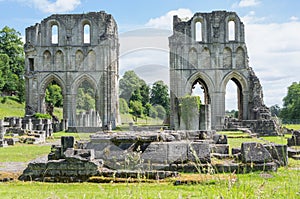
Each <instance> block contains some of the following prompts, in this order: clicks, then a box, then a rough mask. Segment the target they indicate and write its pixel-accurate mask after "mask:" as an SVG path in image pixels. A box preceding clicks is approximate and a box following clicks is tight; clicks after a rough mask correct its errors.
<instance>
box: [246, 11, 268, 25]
mask: <svg viewBox="0 0 300 199" xmlns="http://www.w3.org/2000/svg"><path fill="white" fill-rule="evenodd" d="M241 20H242V21H243V23H245V24H255V23H260V22H263V21H264V20H265V17H257V16H255V12H254V11H250V12H249V13H248V14H247V15H245V16H243V17H241Z"/></svg>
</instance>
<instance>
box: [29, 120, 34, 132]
mask: <svg viewBox="0 0 300 199" xmlns="http://www.w3.org/2000/svg"><path fill="white" fill-rule="evenodd" d="M32 126H33V125H32V121H31V118H29V119H28V130H29V131H31V130H32Z"/></svg>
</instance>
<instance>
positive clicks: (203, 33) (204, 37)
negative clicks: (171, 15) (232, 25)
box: [191, 16, 207, 42]
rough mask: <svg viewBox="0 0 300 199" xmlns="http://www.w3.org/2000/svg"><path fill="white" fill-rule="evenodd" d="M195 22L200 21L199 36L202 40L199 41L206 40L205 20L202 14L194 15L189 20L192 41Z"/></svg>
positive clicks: (194, 39)
mask: <svg viewBox="0 0 300 199" xmlns="http://www.w3.org/2000/svg"><path fill="white" fill-rule="evenodd" d="M197 22H200V23H201V37H202V40H201V41H200V42H206V41H207V36H206V31H205V30H206V26H207V25H206V20H205V19H204V18H203V17H202V16H194V17H193V20H192V22H191V37H192V41H196V24H197Z"/></svg>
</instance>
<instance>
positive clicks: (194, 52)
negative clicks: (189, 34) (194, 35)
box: [189, 47, 198, 68]
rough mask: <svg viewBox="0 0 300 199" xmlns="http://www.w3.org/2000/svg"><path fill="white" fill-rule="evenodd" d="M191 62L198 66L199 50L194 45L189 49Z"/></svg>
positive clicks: (192, 64)
mask: <svg viewBox="0 0 300 199" xmlns="http://www.w3.org/2000/svg"><path fill="white" fill-rule="evenodd" d="M189 64H190V65H191V66H192V67H194V68H197V67H198V52H197V50H196V49H195V48H194V47H193V48H191V49H190V50H189Z"/></svg>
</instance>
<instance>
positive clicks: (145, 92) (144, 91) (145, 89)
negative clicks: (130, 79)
mask: <svg viewBox="0 0 300 199" xmlns="http://www.w3.org/2000/svg"><path fill="white" fill-rule="evenodd" d="M140 93H141V96H142V104H143V106H144V107H145V108H146V105H147V104H148V103H149V102H150V87H149V86H148V85H147V84H146V83H142V85H141V86H140Z"/></svg>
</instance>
